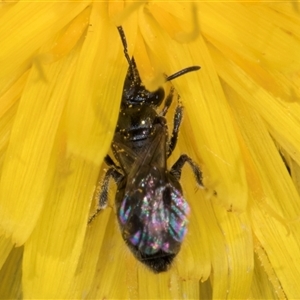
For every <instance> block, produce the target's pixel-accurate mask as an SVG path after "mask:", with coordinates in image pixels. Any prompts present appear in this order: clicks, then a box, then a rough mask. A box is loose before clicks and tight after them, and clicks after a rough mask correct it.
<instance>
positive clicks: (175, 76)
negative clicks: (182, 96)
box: [166, 66, 201, 81]
mask: <svg viewBox="0 0 300 300" xmlns="http://www.w3.org/2000/svg"><path fill="white" fill-rule="evenodd" d="M200 68H201V67H199V66H191V67H187V68H185V69H183V70H180V71H178V72H176V73H175V74H173V75H170V76H168V77H167V79H166V81H171V80H173V79H175V78H177V77H179V76H181V75H184V74H186V73H189V72H194V71H198V70H199V69H200Z"/></svg>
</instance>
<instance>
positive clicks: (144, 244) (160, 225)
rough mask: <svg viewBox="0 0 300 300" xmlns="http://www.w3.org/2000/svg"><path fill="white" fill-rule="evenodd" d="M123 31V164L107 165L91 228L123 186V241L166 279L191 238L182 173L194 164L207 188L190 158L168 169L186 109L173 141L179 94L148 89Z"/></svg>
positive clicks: (119, 156) (118, 142)
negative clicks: (113, 189) (111, 190)
mask: <svg viewBox="0 0 300 300" xmlns="http://www.w3.org/2000/svg"><path fill="white" fill-rule="evenodd" d="M117 29H118V31H119V34H120V37H121V41H122V44H123V47H124V54H125V58H126V60H127V61H128V64H129V67H128V71H127V75H126V78H125V82H124V86H123V94H122V101H121V108H120V114H119V118H118V122H117V126H116V130H115V134H114V137H113V141H112V144H111V149H112V152H113V155H114V157H115V160H116V161H117V163H115V162H114V160H113V159H112V158H111V157H110V156H109V155H107V156H106V157H105V159H104V160H105V163H106V164H107V165H108V166H109V168H108V170H107V171H106V173H105V175H104V178H103V181H102V184H101V192H100V196H99V205H98V209H97V211H96V212H95V213H94V215H93V216H92V217H91V218H90V220H89V223H90V222H91V221H92V220H93V219H94V218H95V217H96V215H97V214H98V213H99V212H100V211H101V210H102V209H104V208H105V207H106V205H107V201H108V187H109V183H110V180H111V179H113V180H114V181H115V183H116V184H117V193H116V197H115V205H116V211H117V218H118V223H119V227H120V231H121V234H122V237H123V239H124V241H125V242H126V244H127V245H128V247H129V249H130V250H131V251H132V253H133V254H134V256H135V257H136V258H137V259H138V260H139V261H140V262H142V263H143V264H145V265H146V266H147V267H148V268H150V269H151V270H152V271H153V272H155V273H160V272H163V271H167V270H168V269H169V268H170V266H171V264H172V261H173V260H174V258H175V256H176V255H177V254H178V252H179V250H180V247H181V244H182V242H183V239H184V236H185V234H186V232H187V224H188V215H189V212H190V207H189V204H188V202H187V201H186V199H185V198H184V196H183V192H182V188H181V185H180V183H179V180H180V177H181V171H182V167H183V166H184V165H185V163H188V165H189V166H190V167H191V169H192V171H193V173H194V175H195V179H196V182H197V184H198V185H199V186H200V187H203V183H202V172H201V169H200V168H199V166H198V165H197V164H196V163H195V162H194V161H193V160H192V159H191V158H190V157H189V156H188V155H186V154H182V155H181V156H180V157H179V158H178V160H177V161H176V162H175V163H174V165H173V166H172V167H171V168H170V169H168V167H167V159H168V158H169V157H170V155H171V154H172V152H173V150H174V149H175V147H176V143H177V139H178V132H179V128H180V124H181V120H182V116H183V107H182V106H181V105H179V104H178V105H177V107H176V110H175V114H174V119H173V123H174V126H173V131H172V134H171V138H169V132H168V127H167V121H166V118H165V116H166V114H167V112H168V109H169V107H170V105H171V103H172V100H173V97H174V88H171V90H170V93H169V94H168V95H167V97H165V91H164V89H163V88H162V87H159V88H158V89H157V90H156V91H153V92H151V91H148V90H147V89H146V88H145V86H144V85H143V83H142V81H141V78H140V75H139V72H138V69H137V66H136V63H135V60H134V58H130V57H129V54H128V50H127V42H126V38H125V33H124V31H123V29H122V27H117ZM199 69H200V67H199V66H192V67H188V68H185V69H183V70H181V71H179V72H177V73H175V74H173V75H171V76H168V77H167V78H166V81H171V80H173V79H175V78H177V77H179V76H182V75H184V74H186V73H188V72H191V71H197V70H199ZM165 98H166V99H165ZM164 99H165V101H164ZM163 101H164V107H163V109H162V111H161V112H160V113H159V112H158V107H159V106H160V105H161V104H162V103H163Z"/></svg>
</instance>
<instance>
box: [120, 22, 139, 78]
mask: <svg viewBox="0 0 300 300" xmlns="http://www.w3.org/2000/svg"><path fill="white" fill-rule="evenodd" d="M117 29H118V31H119V34H120V37H121V41H122V44H123V49H124V54H125V58H126V60H127V61H128V64H129V67H130V69H131V73H132V74H133V77H134V79H136V78H138V75H137V71H136V67H135V64H134V62H133V61H132V60H131V59H130V57H129V54H128V46H127V41H126V36H125V33H124V30H123V28H122V26H117Z"/></svg>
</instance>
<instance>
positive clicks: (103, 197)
mask: <svg viewBox="0 0 300 300" xmlns="http://www.w3.org/2000/svg"><path fill="white" fill-rule="evenodd" d="M107 157H109V159H111V158H110V156H108V155H107V156H106V157H105V162H106V163H107V160H106V158H107ZM111 161H112V164H109V163H108V165H111V167H110V168H109V169H108V170H107V171H106V173H105V175H104V179H103V181H102V183H101V187H100V195H99V202H98V207H97V210H96V211H95V213H94V214H93V215H92V216H91V217H90V218H89V220H88V224H90V223H91V222H92V221H93V220H94V219H95V218H96V216H97V215H98V214H99V212H100V211H101V210H103V209H104V208H105V207H106V205H107V201H108V187H109V181H110V179H111V178H113V179H114V181H115V182H116V183H118V182H119V181H120V180H121V179H122V178H123V174H121V173H120V172H119V167H118V166H117V165H115V163H114V162H113V160H112V159H111Z"/></svg>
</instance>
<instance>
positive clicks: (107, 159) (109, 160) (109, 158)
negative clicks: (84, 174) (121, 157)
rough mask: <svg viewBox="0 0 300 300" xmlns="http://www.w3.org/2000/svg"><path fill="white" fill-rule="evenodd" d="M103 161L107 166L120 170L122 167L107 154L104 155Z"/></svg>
mask: <svg viewBox="0 0 300 300" xmlns="http://www.w3.org/2000/svg"><path fill="white" fill-rule="evenodd" d="M104 161H105V163H106V164H107V165H108V166H110V167H114V168H115V169H116V170H122V168H121V167H119V166H118V165H116V163H115V162H114V161H113V159H112V158H111V157H110V156H109V155H106V156H105V157H104Z"/></svg>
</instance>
